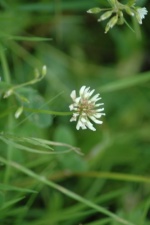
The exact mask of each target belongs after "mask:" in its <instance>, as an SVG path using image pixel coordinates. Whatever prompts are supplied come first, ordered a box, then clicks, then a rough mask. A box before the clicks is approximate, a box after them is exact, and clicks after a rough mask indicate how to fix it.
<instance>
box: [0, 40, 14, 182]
mask: <svg viewBox="0 0 150 225" xmlns="http://www.w3.org/2000/svg"><path fill="white" fill-rule="evenodd" d="M4 51H5V49H4V48H3V46H2V45H1V44H0V60H1V65H2V69H3V76H4V80H5V82H6V83H7V84H10V83H11V76H10V72H9V67H8V63H7V59H6V56H5V52H4ZM11 105H12V100H11V99H8V105H7V108H10V107H11ZM12 128H13V115H12V113H11V112H10V113H9V115H8V122H7V130H8V133H11V130H12ZM12 150H13V149H12V146H11V145H8V147H7V159H8V161H11V159H12V154H13V152H12ZM10 175H11V167H10V165H9V164H8V165H7V167H6V171H5V176H4V182H5V183H8V180H9V178H10Z"/></svg>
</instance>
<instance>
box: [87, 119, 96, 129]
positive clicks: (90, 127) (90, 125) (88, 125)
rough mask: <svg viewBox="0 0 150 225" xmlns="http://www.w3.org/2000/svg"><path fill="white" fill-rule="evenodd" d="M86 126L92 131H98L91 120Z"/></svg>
mask: <svg viewBox="0 0 150 225" xmlns="http://www.w3.org/2000/svg"><path fill="white" fill-rule="evenodd" d="M86 126H87V127H88V128H89V129H90V130H93V131H95V130H96V129H95V128H94V127H93V124H92V123H91V122H90V121H89V120H87V121H86Z"/></svg>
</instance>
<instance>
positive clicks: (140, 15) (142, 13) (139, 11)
mask: <svg viewBox="0 0 150 225" xmlns="http://www.w3.org/2000/svg"><path fill="white" fill-rule="evenodd" d="M136 12H137V13H136V17H137V20H138V22H139V24H142V19H144V18H145V15H147V13H148V11H147V9H146V8H145V7H143V8H137V10H136Z"/></svg>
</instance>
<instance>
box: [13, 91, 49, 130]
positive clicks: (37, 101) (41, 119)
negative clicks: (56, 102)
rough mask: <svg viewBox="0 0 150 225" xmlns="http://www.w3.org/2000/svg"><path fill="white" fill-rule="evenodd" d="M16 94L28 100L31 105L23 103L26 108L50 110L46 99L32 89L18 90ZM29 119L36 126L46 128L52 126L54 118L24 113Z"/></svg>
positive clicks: (46, 115)
mask: <svg viewBox="0 0 150 225" xmlns="http://www.w3.org/2000/svg"><path fill="white" fill-rule="evenodd" d="M16 92H18V93H19V94H21V95H23V96H24V97H25V98H26V99H28V101H29V103H27V102H23V103H22V104H23V106H24V107H30V108H33V109H35V110H36V109H37V110H39V109H44V110H49V107H48V106H47V104H46V102H45V100H44V98H43V97H42V96H41V95H39V94H38V92H37V91H36V90H34V89H32V88H21V89H17V90H16ZM24 113H25V115H26V117H27V119H29V120H30V121H31V122H33V123H34V124H36V125H37V126H38V127H41V128H45V127H48V126H50V125H51V124H52V116H51V115H48V114H44V115H43V114H39V113H36V112H34V113H30V112H27V111H25V112H24Z"/></svg>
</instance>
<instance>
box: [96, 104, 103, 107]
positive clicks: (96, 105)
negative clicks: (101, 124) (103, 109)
mask: <svg viewBox="0 0 150 225" xmlns="http://www.w3.org/2000/svg"><path fill="white" fill-rule="evenodd" d="M100 105H104V103H99V104H95V107H98V106H100Z"/></svg>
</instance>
